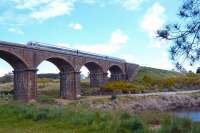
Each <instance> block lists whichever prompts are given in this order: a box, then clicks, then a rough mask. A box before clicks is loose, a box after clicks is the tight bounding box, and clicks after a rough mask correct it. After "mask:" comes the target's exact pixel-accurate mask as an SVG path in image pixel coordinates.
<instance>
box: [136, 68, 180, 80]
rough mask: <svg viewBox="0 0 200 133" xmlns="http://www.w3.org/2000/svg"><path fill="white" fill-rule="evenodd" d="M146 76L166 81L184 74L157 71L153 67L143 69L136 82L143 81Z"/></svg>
mask: <svg viewBox="0 0 200 133" xmlns="http://www.w3.org/2000/svg"><path fill="white" fill-rule="evenodd" d="M145 75H146V76H149V77H152V78H156V79H165V78H170V77H174V76H180V75H182V74H181V73H178V72H175V71H170V70H163V69H156V68H151V67H141V68H140V70H139V72H138V74H137V76H136V80H142V79H143V77H144V76H145Z"/></svg>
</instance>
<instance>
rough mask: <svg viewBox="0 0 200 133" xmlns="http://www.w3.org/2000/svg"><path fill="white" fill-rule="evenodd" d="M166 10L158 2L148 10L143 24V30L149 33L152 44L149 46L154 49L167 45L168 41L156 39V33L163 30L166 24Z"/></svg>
mask: <svg viewBox="0 0 200 133" xmlns="http://www.w3.org/2000/svg"><path fill="white" fill-rule="evenodd" d="M164 13H165V8H164V7H163V6H162V5H161V4H160V3H158V2H156V3H154V4H153V6H152V7H151V8H150V9H148V10H147V12H146V13H145V15H144V18H143V21H142V23H141V25H140V26H141V28H142V29H143V30H144V31H145V32H147V34H148V36H149V39H150V42H149V46H150V47H153V48H161V46H162V45H164V44H167V43H168V42H167V41H164V40H158V39H157V38H156V31H157V30H159V29H161V28H162V27H163V25H164V24H165V14H164Z"/></svg>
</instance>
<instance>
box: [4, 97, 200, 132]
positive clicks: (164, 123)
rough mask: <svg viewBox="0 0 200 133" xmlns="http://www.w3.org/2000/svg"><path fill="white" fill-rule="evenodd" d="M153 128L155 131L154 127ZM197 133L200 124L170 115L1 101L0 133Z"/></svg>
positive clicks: (81, 106)
mask: <svg viewBox="0 0 200 133" xmlns="http://www.w3.org/2000/svg"><path fill="white" fill-rule="evenodd" d="M155 127H156V128H155ZM4 132H5V133H199V132H200V125H199V124H198V123H193V122H192V121H191V120H190V119H186V118H178V117H174V116H173V115H171V114H169V113H161V112H140V113H138V114H129V113H127V112H121V111H120V110H112V111H99V110H94V109H90V108H88V107H86V106H83V105H81V104H80V103H73V104H69V105H66V106H64V105H63V106H61V105H56V104H53V103H51V104H39V103H29V104H22V103H17V102H14V101H4V100H0V133H4Z"/></svg>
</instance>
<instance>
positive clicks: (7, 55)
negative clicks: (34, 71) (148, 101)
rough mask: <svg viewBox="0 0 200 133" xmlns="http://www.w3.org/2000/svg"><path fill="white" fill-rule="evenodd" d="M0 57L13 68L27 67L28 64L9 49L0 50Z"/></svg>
mask: <svg viewBox="0 0 200 133" xmlns="http://www.w3.org/2000/svg"><path fill="white" fill-rule="evenodd" d="M0 58H2V59H3V60H5V61H6V62H8V63H9V64H10V65H11V66H12V67H13V69H14V70H23V69H28V66H29V65H28V64H27V63H26V62H25V61H24V59H23V58H21V57H20V56H18V55H16V54H13V53H11V52H9V51H5V50H0Z"/></svg>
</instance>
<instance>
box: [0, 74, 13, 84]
mask: <svg viewBox="0 0 200 133" xmlns="http://www.w3.org/2000/svg"><path fill="white" fill-rule="evenodd" d="M12 81H13V74H12V73H8V74H6V75H4V76H3V77H0V83H9V82H12Z"/></svg>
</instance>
